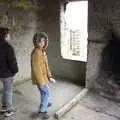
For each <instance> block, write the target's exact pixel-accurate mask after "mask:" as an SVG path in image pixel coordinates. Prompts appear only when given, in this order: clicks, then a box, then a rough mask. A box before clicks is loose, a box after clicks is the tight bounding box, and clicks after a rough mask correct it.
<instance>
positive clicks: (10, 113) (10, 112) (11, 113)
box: [4, 107, 16, 117]
mask: <svg viewBox="0 0 120 120" xmlns="http://www.w3.org/2000/svg"><path fill="white" fill-rule="evenodd" d="M15 112H16V109H15V108H14V107H10V108H7V109H6V112H5V114H4V115H5V117H9V116H11V115H13V114H15Z"/></svg>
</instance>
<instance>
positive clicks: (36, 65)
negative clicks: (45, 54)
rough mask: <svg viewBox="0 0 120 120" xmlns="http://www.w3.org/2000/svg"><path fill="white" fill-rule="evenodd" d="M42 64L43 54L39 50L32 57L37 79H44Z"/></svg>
mask: <svg viewBox="0 0 120 120" xmlns="http://www.w3.org/2000/svg"><path fill="white" fill-rule="evenodd" d="M41 64H42V62H41V55H40V54H39V53H38V52H35V53H34V55H33V57H32V68H33V73H34V75H35V78H36V80H37V81H40V80H42V79H44V78H43V75H42V69H41Z"/></svg>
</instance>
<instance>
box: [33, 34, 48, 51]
mask: <svg viewBox="0 0 120 120" xmlns="http://www.w3.org/2000/svg"><path fill="white" fill-rule="evenodd" d="M41 38H45V46H44V48H45V49H46V48H47V46H48V36H47V34H46V33H44V32H40V33H35V34H34V36H33V44H34V46H35V47H36V48H40V46H39V43H40V41H41Z"/></svg>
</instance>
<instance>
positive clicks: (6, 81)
mask: <svg viewBox="0 0 120 120" xmlns="http://www.w3.org/2000/svg"><path fill="white" fill-rule="evenodd" d="M2 82H3V98H2V104H3V106H5V107H6V108H10V107H12V97H13V78H12V77H9V78H2Z"/></svg>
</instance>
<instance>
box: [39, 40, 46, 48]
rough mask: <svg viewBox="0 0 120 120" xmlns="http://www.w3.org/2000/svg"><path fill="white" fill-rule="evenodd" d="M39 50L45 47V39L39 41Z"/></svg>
mask: <svg viewBox="0 0 120 120" xmlns="http://www.w3.org/2000/svg"><path fill="white" fill-rule="evenodd" d="M39 45H40V48H44V46H45V38H41V41H40V44H39Z"/></svg>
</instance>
